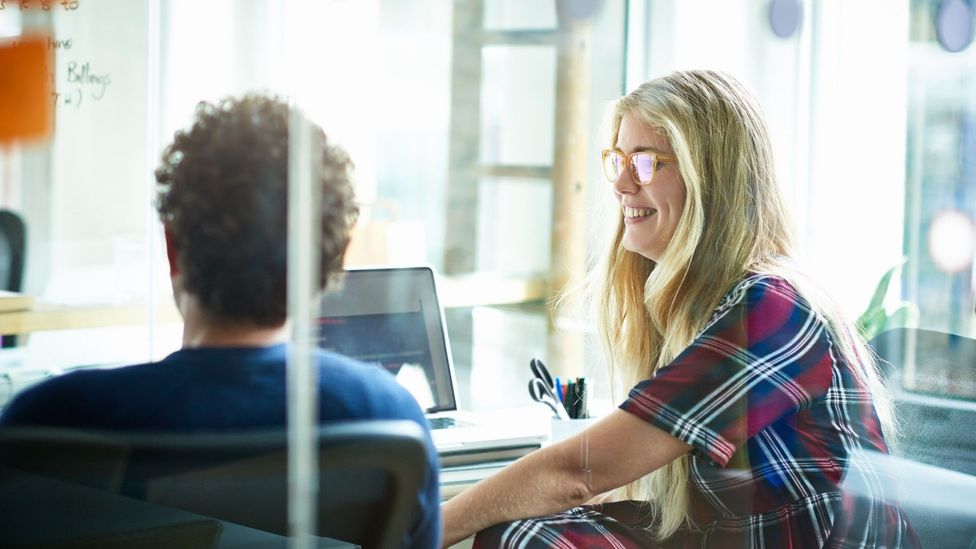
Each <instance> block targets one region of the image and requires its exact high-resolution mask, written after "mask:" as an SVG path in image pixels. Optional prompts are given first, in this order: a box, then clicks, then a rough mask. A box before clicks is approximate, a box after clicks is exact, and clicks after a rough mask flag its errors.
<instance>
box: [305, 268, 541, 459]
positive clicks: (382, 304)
mask: <svg viewBox="0 0 976 549" xmlns="http://www.w3.org/2000/svg"><path fill="white" fill-rule="evenodd" d="M318 337H319V346H320V347H322V348H323V349H327V350H330V351H333V352H336V353H340V354H343V355H346V356H350V357H353V358H356V359H359V360H361V361H363V362H374V363H379V364H381V365H382V366H383V367H384V368H386V369H387V370H388V371H390V373H392V374H393V375H395V376H396V378H397V381H398V382H399V383H400V384H401V385H402V386H404V387H405V388H406V389H407V390H408V391H409V392H410V394H412V395H413V397H414V398H415V399H417V402H418V403H419V404H420V406H421V408H422V409H424V410H425V411H426V413H427V418H428V420H429V421H430V424H431V435H432V437H433V440H434V446H436V448H437V451H438V453H439V454H440V455H441V461H442V464H444V465H450V464H462V463H468V462H475V461H489V460H503V459H514V458H517V457H519V456H521V455H524V454H526V453H528V452H530V451H531V450H533V449H536V448H539V447H540V446H541V444H542V442H543V441H544V440H545V439H546V436H547V432H546V427H547V424H546V423H545V422H542V421H533V420H529V418H525V417H522V418H520V420H516V421H513V413H517V412H516V411H504V410H502V411H498V412H471V411H461V410H458V402H457V390H456V382H455V379H456V376H455V373H454V363H453V361H452V358H451V350H450V345H449V342H448V338H447V328H446V324H445V322H444V312H443V309H442V307H441V305H440V301H439V300H438V297H437V287H436V283H435V273H434V270H433V269H432V268H431V267H396V268H380V269H350V270H347V271H345V272H344V274H343V276H342V278H341V280H340V281H339V282H338V283H336V284H334V287H330V288H329V289H328V290H327V292H326V294H325V295H324V296H323V298H322V304H321V309H320V314H319V320H318ZM448 456H450V457H452V458H453V459H445V458H446V457H448ZM463 456H468V457H469V458H470V460H464V459H463Z"/></svg>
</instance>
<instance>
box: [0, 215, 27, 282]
mask: <svg viewBox="0 0 976 549" xmlns="http://www.w3.org/2000/svg"><path fill="white" fill-rule="evenodd" d="M26 247H27V231H26V229H25V227H24V219H23V218H22V217H20V215H19V214H17V213H16V212H12V211H10V210H0V290H8V291H11V292H19V291H20V290H21V288H22V287H23V281H24V256H25V250H26Z"/></svg>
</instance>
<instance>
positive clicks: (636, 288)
mask: <svg viewBox="0 0 976 549" xmlns="http://www.w3.org/2000/svg"><path fill="white" fill-rule="evenodd" d="M626 114H630V115H631V116H635V117H636V118H637V119H638V120H640V121H642V122H644V123H646V124H648V125H649V126H651V127H653V128H655V129H656V130H657V131H659V132H661V133H662V135H664V136H665V137H667V139H668V140H669V142H670V144H671V147H672V148H673V150H674V152H675V155H676V156H677V159H678V160H677V164H678V169H679V172H680V174H681V178H682V180H683V181H684V185H685V190H686V199H685V206H684V211H683V213H682V215H681V219H680V220H679V222H678V226H677V228H676V230H675V234H674V238H673V239H672V240H671V243H670V244H669V245H668V248H667V249H666V250H665V252H664V254H663V255H662V257H661V258H660V260H659V261H658V262H654V261H651V260H649V259H647V258H645V257H643V256H641V255H639V254H637V253H633V252H630V251H627V250H625V249H624V248H623V246H622V240H623V235H624V224H623V217H622V215H620V214H618V215H617V218H618V223H617V229H616V231H615V234H614V236H613V238H612V243H611V245H610V247H609V253H608V254H607V256H606V257H605V258H604V259H603V267H602V268H601V269H599V271H598V272H597V273H598V276H597V277H595V279H594V280H596V281H597V282H596V283H597V285H598V288H597V289H596V294H595V296H594V297H595V299H596V303H595V305H596V312H597V315H598V326H599V333H600V336H601V340H602V342H603V345H604V347H605V351H606V354H607V357H608V363H609V366H610V376H611V381H612V382H613V383H612V385H613V386H619V387H621V388H623V389H625V390H626V389H628V388H630V387H632V386H634V385H636V384H637V383H638V382H640V381H643V380H646V379H649V378H651V377H652V376H653V375H654V372H655V371H656V370H657V369H658V368H660V367H662V366H664V365H666V364H668V363H669V362H671V361H672V360H673V359H674V358H675V357H676V356H677V355H678V354H679V353H680V352H681V351H682V350H684V349H685V348H686V347H687V346H688V345H689V344H690V343H691V342H692V341H693V340H694V339H695V338H696V337H697V336H698V334H699V333H700V332H701V330H702V329H703V328H704V326H705V323H706V322H707V321H708V319H709V317H710V315H711V313H712V311H713V310H714V309H715V307H716V306H717V305H718V303H719V301H720V300H721V298H722V297H723V296H724V295H725V294H726V293H727V292H728V291H729V290H730V289H731V288H732V286H733V285H734V284H735V283H736V282H738V281H740V280H741V279H742V278H743V276H744V275H745V274H746V273H747V272H757V273H769V274H773V275H777V276H781V277H783V278H785V279H786V280H788V281H790V282H791V283H792V284H793V285H794V286H795V287H797V289H798V291H800V293H801V295H803V296H804V298H806V299H807V300H808V301H809V302H810V303H811V305H812V306H813V307H814V309H815V310H816V311H817V312H818V313H819V314H820V315H821V316H822V317H823V318H824V319H825V321H826V322H827V325H828V330H829V332H830V333H831V334H832V339H833V341H834V342H835V343H836V344H837V350H838V353H839V354H840V355H841V358H842V359H845V360H846V361H847V362H848V363H850V364H852V365H855V368H859V369H860V372H859V373H860V374H861V375H863V376H864V377H863V378H864V380H865V382H866V383H867V384H868V386H870V387H871V389H872V391H873V393H874V400H875V405H876V408H877V410H878V415H879V417H880V419H881V422H882V425H884V426H885V427H886V434H889V435H893V428H894V423H893V420H892V415H891V411H890V405H889V399H888V398H887V394H886V392H885V391H884V387H883V385H882V384H881V382H880V377H879V375H878V373H877V370H876V366H875V364H874V361H873V359H872V358H871V356H872V355H871V354H870V353H868V352H867V350H866V346H865V344H864V341H863V340H862V339H861V338H860V337H859V336H857V335H856V331H855V330H853V329H852V327H851V325H850V323H849V322H847V321H846V320H844V318H843V315H842V314H841V313H840V312H839V310H838V309H837V307H836V306H834V305H833V304H832V303H831V302H830V301H829V299H827V298H826V296H824V295H823V294H822V293H821V292H819V291H818V290H817V289H816V287H815V286H813V285H812V284H809V283H806V282H804V281H803V280H802V279H801V277H800V276H799V275H798V274H797V273H796V272H795V271H794V270H793V269H792V268H791V267H790V264H789V257H790V255H791V253H792V250H793V229H792V225H791V222H790V219H789V216H788V214H787V209H786V207H785V204H784V201H783V198H782V196H781V194H780V190H779V188H778V186H777V182H776V176H775V173H774V166H773V154H772V148H771V146H770V142H769V137H768V130H767V128H766V123H765V120H764V118H763V115H762V112H761V110H760V108H759V106H758V104H757V102H756V100H755V99H754V98H753V97H752V95H751V94H750V93H749V92H748V91H747V90H746V89H745V88H744V87H743V86H742V85H741V84H740V83H739V82H738V81H736V80H735V79H734V78H732V77H730V76H728V75H725V74H721V73H717V72H712V71H687V72H676V73H673V74H671V75H668V76H665V77H662V78H657V79H655V80H651V81H649V82H645V83H644V84H642V85H641V86H640V87H639V88H637V89H636V90H634V91H633V92H631V93H630V94H628V95H627V96H625V97H623V98H622V99H620V100H619V101H618V102H617V104H616V108H615V109H614V112H613V123H612V136H611V141H612V143H613V145H614V146H615V145H616V140H617V133H618V131H619V129H620V121H621V119H622V117H623V116H624V115H626ZM651 184H652V185H653V182H652V183H651ZM889 440H893V439H892V438H889ZM687 482H688V458H687V456H683V457H681V458H679V459H677V460H675V461H674V462H672V463H670V464H669V465H666V466H664V467H662V468H661V469H658V470H657V471H654V472H653V473H651V474H649V475H647V476H646V477H644V478H642V479H640V480H637V481H635V482H634V483H631V484H629V485H628V486H626V487H624V494H623V495H624V496H625V497H626V498H628V499H635V500H642V501H646V502H648V503H650V504H651V505H652V507H653V510H654V512H655V513H656V514H657V518H658V520H657V521H656V525H657V527H656V533H657V535H658V537H660V538H661V539H664V538H667V537H670V536H671V535H672V534H674V532H675V531H676V530H677V529H678V528H679V527H681V526H682V525H683V524H684V523H685V522H686V521H687V520H688V518H689V515H688V511H689V503H688V492H687Z"/></svg>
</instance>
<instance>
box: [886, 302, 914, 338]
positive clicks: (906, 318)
mask: <svg viewBox="0 0 976 549" xmlns="http://www.w3.org/2000/svg"><path fill="white" fill-rule="evenodd" d="M917 324H918V307H916V306H915V304H914V303H904V304H902V305H901V306H899V307H898V308H897V309H895V310H894V311H893V312H892V313H891V314H890V315H888V318H887V321H886V322H885V325H884V327H883V330H882V331H884V330H891V329H892V328H902V327H908V328H910V327H914V326H915V325H917Z"/></svg>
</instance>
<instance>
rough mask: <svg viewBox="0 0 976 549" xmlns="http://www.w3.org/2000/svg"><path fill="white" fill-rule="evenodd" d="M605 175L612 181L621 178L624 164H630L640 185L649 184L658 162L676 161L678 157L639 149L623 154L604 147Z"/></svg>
mask: <svg viewBox="0 0 976 549" xmlns="http://www.w3.org/2000/svg"><path fill="white" fill-rule="evenodd" d="M601 156H602V157H603V175H605V176H607V179H609V180H610V182H611V183H613V182H615V181H617V180H618V179H620V174H621V172H623V167H624V166H630V174H631V175H632V176H633V177H634V181H636V182H637V183H638V184H640V185H647V184H648V183H650V182H651V179H653V178H654V172H656V171H657V167H658V164H660V163H661V162H664V161H668V160H670V161H672V162H673V161H675V160H677V157H674V156H671V155H669V154H657V153H653V152H650V151H637V152H633V153H630V154H627V155H625V154H623V153H621V152H620V151H615V150H613V149H603V153H602V154H601Z"/></svg>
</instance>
